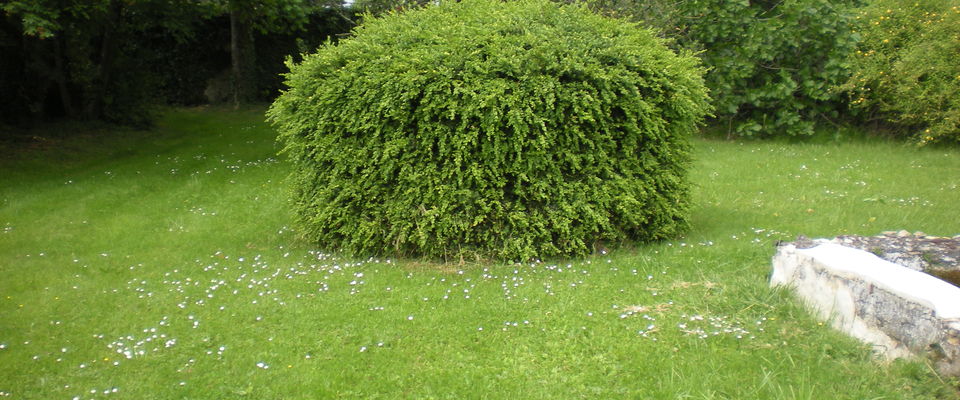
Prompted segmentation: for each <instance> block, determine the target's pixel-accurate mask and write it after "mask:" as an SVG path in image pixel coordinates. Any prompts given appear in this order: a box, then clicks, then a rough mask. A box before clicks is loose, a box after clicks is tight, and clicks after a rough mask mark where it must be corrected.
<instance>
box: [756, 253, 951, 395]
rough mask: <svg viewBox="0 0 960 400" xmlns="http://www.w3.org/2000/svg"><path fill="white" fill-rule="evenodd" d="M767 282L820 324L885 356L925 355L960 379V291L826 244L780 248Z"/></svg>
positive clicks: (870, 257)
mask: <svg viewBox="0 0 960 400" xmlns="http://www.w3.org/2000/svg"><path fill="white" fill-rule="evenodd" d="M802 247H807V246H802ZM770 284H771V285H772V286H788V287H791V288H793V289H794V290H795V291H796V293H797V295H799V297H800V298H801V299H802V300H803V301H804V302H805V303H806V304H808V305H809V306H810V307H812V308H813V309H814V310H815V311H816V313H817V315H818V316H819V317H820V318H821V319H822V320H824V321H829V323H830V324H831V325H832V326H833V327H834V328H836V329H838V330H841V331H843V332H846V333H848V334H850V335H851V336H853V337H856V338H858V339H860V340H863V341H865V342H867V343H870V344H872V345H873V347H874V349H875V350H877V352H878V353H880V354H882V355H883V356H885V357H887V358H898V357H916V356H921V357H928V358H929V359H930V360H931V361H932V362H933V363H934V365H935V366H936V367H937V369H938V370H939V371H940V372H941V373H943V374H945V375H951V376H960V288H957V287H955V286H953V285H951V284H949V283H947V282H944V281H942V280H939V279H937V278H934V277H932V276H930V275H927V274H925V273H923V272H919V271H914V270H911V269H908V268H905V267H903V266H900V265H897V264H894V263H891V262H889V261H886V260H883V259H881V258H879V257H877V256H876V255H874V254H871V253H869V252H866V251H862V250H857V249H853V248H849V247H844V246H840V245H837V244H833V243H829V242H828V241H826V240H817V241H814V244H813V246H812V247H809V248H798V247H797V246H795V245H793V244H787V245H783V246H779V247H778V248H777V253H776V255H775V256H774V258H773V274H772V276H771V278H770Z"/></svg>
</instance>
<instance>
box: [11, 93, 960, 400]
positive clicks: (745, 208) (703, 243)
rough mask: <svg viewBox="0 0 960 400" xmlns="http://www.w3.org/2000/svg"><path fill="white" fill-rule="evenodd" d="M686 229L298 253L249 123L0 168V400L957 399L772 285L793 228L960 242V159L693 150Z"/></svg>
mask: <svg viewBox="0 0 960 400" xmlns="http://www.w3.org/2000/svg"><path fill="white" fill-rule="evenodd" d="M695 144H696V158H697V162H696V164H695V165H694V168H693V170H692V174H693V175H692V177H693V180H694V181H695V183H696V190H695V197H696V204H697V205H698V206H697V208H696V210H695V212H694V215H693V219H692V226H693V229H692V230H691V232H690V233H689V234H688V235H687V236H686V237H685V238H682V239H678V240H676V241H672V242H664V243H656V244H647V245H639V246H635V247H629V248H624V249H620V250H615V251H614V252H612V253H611V254H598V255H595V256H593V257H590V258H587V259H582V260H544V262H540V263H524V264H520V265H495V264H468V265H439V264H432V263H427V262H416V261H409V260H386V259H363V260H353V259H346V258H343V257H340V256H337V255H331V254H327V253H324V252H322V251H320V250H319V249H317V248H316V247H315V246H313V245H311V244H309V243H304V242H300V241H298V240H296V233H295V232H294V231H293V229H292V227H291V226H290V221H291V220H292V216H291V214H290V211H289V209H288V207H287V206H286V203H285V199H286V189H285V187H284V185H283V179H284V177H285V175H286V173H287V171H288V165H286V164H285V163H283V162H282V161H278V157H277V156H276V150H277V149H276V146H275V144H274V142H273V133H272V131H271V129H270V128H269V127H268V126H266V125H265V124H264V123H263V122H262V110H261V109H248V110H243V111H239V112H231V111H223V110H206V111H201V110H178V111H174V112H170V113H168V114H167V115H166V116H165V117H164V118H163V119H162V121H161V123H160V125H159V127H158V128H157V129H155V130H153V131H150V132H109V133H104V134H102V135H101V136H96V137H86V138H82V139H78V138H73V139H70V138H66V139H63V141H61V142H59V143H57V145H55V146H51V147H50V148H48V149H44V150H29V151H27V152H26V153H25V154H18V155H15V156H13V157H8V158H7V159H6V160H4V161H2V162H0V176H2V181H0V346H2V348H0V392H2V394H0V396H6V397H10V398H24V399H57V398H64V399H71V398H83V399H87V398H107V399H109V398H117V399H120V398H130V399H149V398H202V399H206V398H255V399H281V398H282V399H296V398H333V397H347V398H584V397H587V398H657V399H684V398H690V399H721V398H732V399H773V398H775V399H823V398H830V399H868V398H869V399H874V398H887V399H894V398H897V399H899V398H915V399H929V398H957V391H956V387H957V386H956V385H957V382H956V380H951V379H947V378H943V377H938V376H937V375H936V374H934V373H933V372H932V370H931V368H930V367H929V365H927V363H926V362H924V361H922V360H916V361H912V362H903V361H900V362H895V363H882V362H878V361H876V360H875V359H874V358H873V357H872V356H871V353H870V349H869V348H867V347H866V346H863V345H860V344H858V343H857V342H855V341H853V340H851V339H848V338H846V337H844V336H842V335H840V334H838V333H836V332H834V331H832V330H831V329H829V328H828V327H825V326H823V325H821V324H819V323H818V322H817V321H816V320H814V319H812V318H811V317H810V316H809V314H808V313H807V312H805V311H804V309H803V308H802V307H800V306H799V305H798V304H797V302H796V300H795V299H794V298H793V297H792V296H791V294H790V293H789V292H788V291H785V290H780V289H770V288H768V285H767V278H768V274H769V268H770V266H769V265H770V257H771V256H772V254H773V251H774V243H775V241H776V240H780V239H791V238H793V237H794V236H796V235H797V234H805V235H807V236H811V237H819V236H834V235H836V234H841V233H857V234H876V233H879V232H880V231H883V230H893V229H908V230H923V231H925V232H926V233H928V234H938V235H953V234H956V233H960V220H958V219H957V218H956V216H957V214H956V210H957V209H958V206H960V189H958V185H960V152H958V151H957V150H945V149H920V150H918V149H915V148H912V147H908V146H905V145H901V144H896V143H884V142H881V143H864V142H856V143H824V144H782V143H770V142H756V143H754V142H748V143H738V142H726V141H714V140H697V141H696V143H695Z"/></svg>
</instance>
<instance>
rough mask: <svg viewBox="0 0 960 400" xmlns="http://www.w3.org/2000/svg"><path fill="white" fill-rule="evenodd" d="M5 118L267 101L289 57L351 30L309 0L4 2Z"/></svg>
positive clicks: (94, 116) (0, 69) (139, 122)
mask: <svg viewBox="0 0 960 400" xmlns="http://www.w3.org/2000/svg"><path fill="white" fill-rule="evenodd" d="M0 9H2V12H3V14H2V18H0V54H2V57H0V93H3V95H2V96H0V126H2V125H6V126H12V127H30V126H32V125H35V124H36V123H38V122H41V121H49V120H58V119H70V120H101V121H107V122H114V123H121V124H125V125H134V126H146V125H149V123H150V120H151V118H150V112H149V110H150V107H151V106H153V105H158V104H168V105H198V104H203V103H235V104H240V103H248V102H260V101H268V100H270V99H272V98H273V97H274V96H275V95H276V93H277V92H278V90H279V88H280V86H281V80H282V76H281V75H280V74H281V73H283V72H285V71H286V67H285V66H284V60H285V59H286V58H287V57H288V56H290V55H293V56H294V57H297V56H298V55H299V54H301V53H303V52H308V51H313V50H314V49H316V47H317V46H318V45H319V44H321V43H322V42H324V41H326V40H328V39H333V40H336V38H337V37H338V35H339V34H343V33H345V32H348V31H349V30H350V28H352V27H353V25H354V22H353V18H354V17H353V16H352V15H350V14H349V13H348V12H347V10H346V9H344V8H343V7H342V5H341V4H331V3H330V2H323V1H309V0H307V1H302V0H259V1H254V0H211V1H184V0H174V1H170V0H96V1H91V0H23V1H12V2H8V3H6V4H4V5H3V6H0Z"/></svg>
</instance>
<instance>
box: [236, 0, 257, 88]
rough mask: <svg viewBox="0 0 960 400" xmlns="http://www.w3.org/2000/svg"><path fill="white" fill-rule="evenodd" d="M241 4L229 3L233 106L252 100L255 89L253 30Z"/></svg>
mask: <svg viewBox="0 0 960 400" xmlns="http://www.w3.org/2000/svg"><path fill="white" fill-rule="evenodd" d="M241 6H242V4H240V2H238V1H236V0H234V1H232V2H231V4H230V61H231V63H230V64H231V75H232V76H231V81H232V84H233V85H232V89H233V103H234V105H235V106H239V105H240V104H243V103H247V102H250V101H251V100H253V98H254V95H255V91H256V79H255V77H254V66H255V65H256V63H255V62H256V52H255V49H254V42H253V30H252V27H251V24H250V21H248V18H246V17H245V16H244V13H243V11H241V10H240V7H241Z"/></svg>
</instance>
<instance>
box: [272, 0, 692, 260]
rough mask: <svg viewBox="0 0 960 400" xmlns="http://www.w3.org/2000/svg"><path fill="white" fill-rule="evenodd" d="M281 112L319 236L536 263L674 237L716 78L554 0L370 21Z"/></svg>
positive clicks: (628, 30)
mask: <svg viewBox="0 0 960 400" xmlns="http://www.w3.org/2000/svg"><path fill="white" fill-rule="evenodd" d="M290 69H291V72H290V73H289V74H288V75H287V82H286V83H287V85H288V86H289V89H288V90H287V91H286V92H284V93H283V94H282V95H281V96H280V98H278V99H277V101H276V102H275V103H274V104H273V105H272V107H271V108H270V110H269V112H268V115H269V118H270V120H271V121H272V122H273V123H274V124H275V125H276V126H277V128H278V129H279V131H280V141H281V142H282V143H283V145H284V146H285V147H284V151H285V152H286V153H287V154H289V156H290V157H291V158H292V160H293V162H294V164H295V172H294V177H293V181H294V189H295V190H294V200H295V201H294V203H295V207H296V211H297V212H298V215H299V220H300V221H299V222H300V225H301V231H302V232H303V233H304V234H305V235H306V237H307V238H309V239H311V240H316V241H319V242H320V243H322V244H323V245H326V246H329V247H331V248H335V249H341V250H345V251H348V252H353V253H364V254H371V253H377V254H399V255H415V256H427V257H442V258H448V259H449V258H456V257H470V258H473V257H475V256H476V257H494V258H501V259H513V260H517V259H529V258H532V257H547V256H557V255H582V254H587V253H589V252H591V251H592V250H593V249H594V248H595V246H597V245H598V244H599V243H601V242H604V243H611V242H620V241H625V240H651V239H658V238H665V237H670V236H673V235H676V234H678V232H680V231H681V230H682V229H683V228H684V226H685V221H686V217H687V213H688V208H689V206H688V203H689V200H688V192H689V190H688V186H689V183H688V181H687V179H686V176H685V172H686V166H687V164H688V150H689V149H688V147H689V144H688V136H689V135H690V134H691V132H693V131H694V130H695V129H696V125H697V124H698V123H699V122H700V121H701V120H702V119H703V117H704V115H705V114H707V113H708V112H709V110H708V108H709V106H708V104H709V101H708V98H707V93H706V89H705V88H704V85H703V82H702V73H703V71H702V70H701V69H700V67H699V66H698V63H697V61H696V59H695V58H694V57H691V56H687V55H685V56H678V55H676V54H674V53H673V52H671V51H670V50H668V49H667V48H666V47H665V46H664V45H663V43H662V42H661V41H660V40H659V39H657V38H655V37H654V35H653V34H652V33H651V32H650V31H648V30H645V29H642V28H640V27H638V26H636V25H634V24H631V23H628V22H625V21H621V20H614V19H608V18H605V17H601V16H597V15H595V14H592V13H591V12H590V11H588V10H586V9H585V8H582V7H577V6H559V5H556V4H554V3H551V2H549V1H547V0H520V1H509V2H501V1H496V0H464V1H462V2H459V3H452V2H451V3H449V4H448V3H446V2H445V3H444V4H442V5H439V6H432V7H427V8H425V9H420V10H415V11H409V12H406V13H402V14H392V15H388V16H386V17H383V18H377V19H371V20H367V21H365V23H364V24H363V26H362V27H360V28H358V29H356V30H355V32H354V36H353V37H352V38H350V39H346V40H341V41H340V42H339V44H337V45H329V44H328V45H325V46H323V47H321V48H320V49H319V51H318V52H317V53H316V54H311V55H307V56H305V57H304V60H303V62H302V63H300V64H296V65H290Z"/></svg>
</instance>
